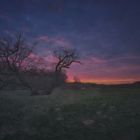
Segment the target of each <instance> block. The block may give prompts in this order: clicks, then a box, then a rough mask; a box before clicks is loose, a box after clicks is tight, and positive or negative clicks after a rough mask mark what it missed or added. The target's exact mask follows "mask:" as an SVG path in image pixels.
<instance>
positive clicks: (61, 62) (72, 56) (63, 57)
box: [52, 48, 80, 89]
mask: <svg viewBox="0 0 140 140" xmlns="http://www.w3.org/2000/svg"><path fill="white" fill-rule="evenodd" d="M54 57H55V58H56V59H57V62H56V65H55V73H54V74H55V76H54V80H53V84H52V89H54V88H55V87H56V86H58V83H59V84H60V83H61V82H62V81H60V77H61V76H62V75H65V74H63V73H64V70H65V69H69V68H70V66H71V65H72V64H73V63H80V61H79V55H78V53H77V51H76V50H75V49H70V48H60V49H59V50H55V51H54ZM65 79H66V77H65Z"/></svg>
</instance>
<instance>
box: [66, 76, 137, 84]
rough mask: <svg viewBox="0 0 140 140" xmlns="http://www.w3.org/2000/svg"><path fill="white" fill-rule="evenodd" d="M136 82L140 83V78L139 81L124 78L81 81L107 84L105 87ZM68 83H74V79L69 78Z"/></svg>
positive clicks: (83, 80)
mask: <svg viewBox="0 0 140 140" xmlns="http://www.w3.org/2000/svg"><path fill="white" fill-rule="evenodd" d="M136 81H140V78H138V79H133V78H132V79H129V78H128V79H122V78H119V79H115V78H114V79H113V78H110V79H105V78H104V79H84V78H83V79H82V78H81V79H80V82H81V83H96V84H105V85H109V84H131V83H134V82H136ZM67 82H70V83H71V82H74V80H73V78H71V77H69V76H68V79H67Z"/></svg>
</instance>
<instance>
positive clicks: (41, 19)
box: [0, 0, 140, 84]
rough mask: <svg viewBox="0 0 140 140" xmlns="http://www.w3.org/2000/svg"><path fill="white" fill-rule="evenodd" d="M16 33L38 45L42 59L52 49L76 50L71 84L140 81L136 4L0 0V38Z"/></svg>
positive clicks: (132, 0)
mask: <svg viewBox="0 0 140 140" xmlns="http://www.w3.org/2000/svg"><path fill="white" fill-rule="evenodd" d="M16 32H23V33H24V34H25V36H26V38H27V39H28V40H29V41H31V42H33V41H37V42H39V43H38V45H37V48H36V50H37V51H38V54H39V55H41V56H44V57H46V56H48V55H50V54H49V53H48V52H49V51H48V50H49V49H51V48H54V47H55V48H56V47H57V48H59V47H61V46H62V47H68V48H76V49H77V50H78V52H79V54H80V59H81V62H82V64H81V65H80V64H74V65H72V67H71V68H70V69H69V70H68V71H67V73H68V79H69V81H72V80H73V76H77V77H78V78H79V79H80V80H81V81H82V82H97V83H105V84H109V83H127V82H133V81H138V80H140V1H139V0H0V35H1V36H3V35H5V34H8V35H12V34H14V33H16ZM48 57H49V56H48ZM52 59H53V58H52ZM50 61H51V56H50Z"/></svg>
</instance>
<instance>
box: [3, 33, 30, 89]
mask: <svg viewBox="0 0 140 140" xmlns="http://www.w3.org/2000/svg"><path fill="white" fill-rule="evenodd" d="M31 52H32V47H30V45H28V44H27V43H25V40H24V39H23V37H22V34H19V35H17V36H16V38H15V40H14V39H11V38H8V37H7V38H0V76H1V77H0V81H1V83H2V84H1V87H0V89H2V88H3V87H5V86H6V85H8V83H9V81H10V78H11V77H13V76H14V77H16V78H17V79H18V80H19V81H20V82H21V83H22V84H23V85H24V86H26V87H28V88H30V86H29V84H28V83H27V82H26V80H25V79H24V77H23V76H22V74H21V73H22V72H23V64H24V62H25V60H26V59H27V58H28V56H29V55H30V53H31Z"/></svg>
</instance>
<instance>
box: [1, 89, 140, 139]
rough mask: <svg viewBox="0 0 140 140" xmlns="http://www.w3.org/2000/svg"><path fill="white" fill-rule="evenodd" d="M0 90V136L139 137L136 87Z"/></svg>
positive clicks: (139, 95)
mask: <svg viewBox="0 0 140 140" xmlns="http://www.w3.org/2000/svg"><path fill="white" fill-rule="evenodd" d="M29 94H30V93H29V92H28V91H20V90H17V91H0V140H140V88H130V87H128V88H119V87H104V88H103V87H102V88H101V87H96V88H93V89H89V90H70V89H69V90H68V89H57V90H56V91H54V93H53V94H52V95H49V96H30V95H29Z"/></svg>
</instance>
